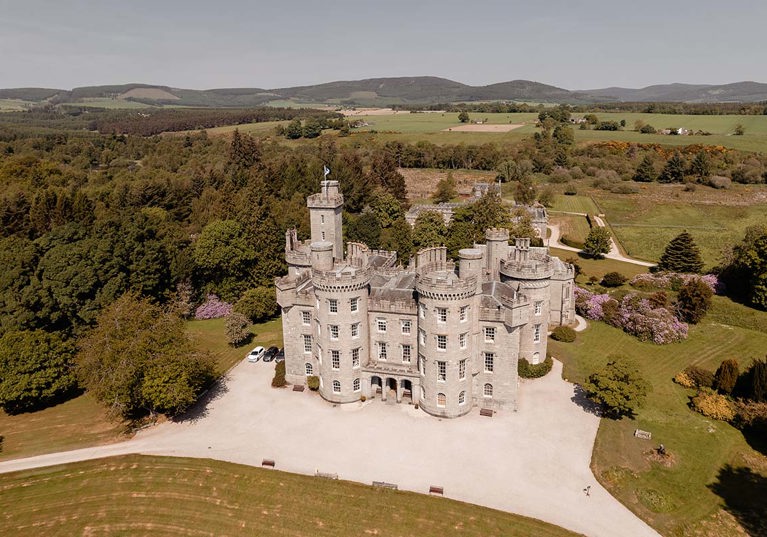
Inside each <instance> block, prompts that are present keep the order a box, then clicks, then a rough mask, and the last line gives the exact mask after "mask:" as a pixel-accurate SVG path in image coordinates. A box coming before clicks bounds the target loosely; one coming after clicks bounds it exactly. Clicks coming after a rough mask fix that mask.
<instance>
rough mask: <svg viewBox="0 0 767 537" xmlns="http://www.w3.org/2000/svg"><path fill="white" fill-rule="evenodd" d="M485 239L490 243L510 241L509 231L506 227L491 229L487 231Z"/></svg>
mask: <svg viewBox="0 0 767 537" xmlns="http://www.w3.org/2000/svg"><path fill="white" fill-rule="evenodd" d="M485 239H486V240H489V241H508V240H509V230H508V229H506V228H505V227H501V228H498V227H491V228H488V229H487V230H485Z"/></svg>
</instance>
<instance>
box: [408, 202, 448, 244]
mask: <svg viewBox="0 0 767 537" xmlns="http://www.w3.org/2000/svg"><path fill="white" fill-rule="evenodd" d="M446 236H447V228H446V227H445V220H444V218H442V215H441V214H440V213H438V212H436V211H424V212H422V213H421V214H419V215H418V218H416V220H415V227H413V246H414V247H415V249H416V251H418V250H421V249H422V248H428V247H430V246H442V245H443V244H445V239H446Z"/></svg>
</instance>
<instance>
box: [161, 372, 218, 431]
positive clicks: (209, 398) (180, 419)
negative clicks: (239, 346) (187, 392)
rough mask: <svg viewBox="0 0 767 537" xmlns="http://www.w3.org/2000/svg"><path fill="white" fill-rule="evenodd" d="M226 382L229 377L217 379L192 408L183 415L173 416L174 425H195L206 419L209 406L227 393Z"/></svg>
mask: <svg viewBox="0 0 767 537" xmlns="http://www.w3.org/2000/svg"><path fill="white" fill-rule="evenodd" d="M227 380H229V377H228V376H226V375H225V376H223V377H221V378H219V379H217V380H216V382H214V383H213V385H212V386H211V387H210V388H209V389H208V391H206V392H205V393H204V394H202V396H201V397H200V399H199V400H198V401H197V403H196V404H195V405H194V406H193V407H192V408H190V409H189V410H187V411H186V412H184V413H183V414H179V415H178V416H175V417H174V418H173V421H174V422H176V423H195V422H197V421H199V420H201V419H203V418H206V417H207V416H208V407H209V405H210V404H211V403H212V402H213V401H215V400H216V399H219V398H221V397H222V396H223V395H224V394H226V393H227V392H228V391H229V388H228V387H227V386H226V381H227Z"/></svg>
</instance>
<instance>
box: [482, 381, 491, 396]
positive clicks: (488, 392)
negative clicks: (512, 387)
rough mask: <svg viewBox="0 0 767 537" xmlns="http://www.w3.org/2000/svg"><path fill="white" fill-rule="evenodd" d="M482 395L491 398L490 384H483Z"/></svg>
mask: <svg viewBox="0 0 767 537" xmlns="http://www.w3.org/2000/svg"><path fill="white" fill-rule="evenodd" d="M484 395H485V397H492V396H493V385H492V384H490V383H488V384H485V389H484Z"/></svg>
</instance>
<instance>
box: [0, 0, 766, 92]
mask: <svg viewBox="0 0 767 537" xmlns="http://www.w3.org/2000/svg"><path fill="white" fill-rule="evenodd" d="M765 27H767V1H766V0H718V1H712V0H664V1H659V0H644V1H638V0H637V1H626V0H612V1H606V0H570V1H567V0H538V1H533V0H530V1H527V2H523V1H516V0H506V1H502V0H475V1H473V2H470V1H459V0H410V1H406V0H387V1H379V2H373V1H368V0H325V1H320V0H314V1H312V0H282V1H275V0H258V1H249V2H248V1H244V0H239V1H234V0H231V1H229V0H207V1H199V0H186V1H178V0H153V1H146V0H120V1H112V0H90V1H87V0H71V1H66V0H58V1H44V0H16V1H13V0H0V87H19V86H43V87H56V88H65V89H69V88H71V87H75V86H86V85H97V84H119V83H126V82H146V83H151V84H164V85H169V86H174V87H183V88H198V89H203V88H221V87H262V88H277V87H285V86H295V85H305V84H315V83H320V82H329V81H332V80H353V79H360V78H371V77H379V76H380V77H383V76H416V75H434V76H442V77H445V78H450V79H453V80H457V81H460V82H464V83H466V84H472V85H480V84H489V83H493V82H503V81H507V80H513V79H520V78H521V79H528V80H536V81H539V82H544V83H547V84H553V85H556V86H560V87H565V88H568V89H588V88H597V87H604V86H628V87H642V86H647V85H651V84H658V83H668V82H687V83H713V84H717V83H726V82H736V81H740V80H756V81H759V82H767V61H766V60H767V30H766V29H765Z"/></svg>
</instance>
